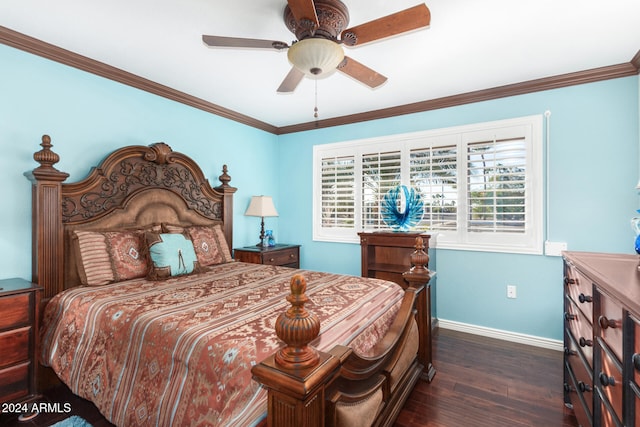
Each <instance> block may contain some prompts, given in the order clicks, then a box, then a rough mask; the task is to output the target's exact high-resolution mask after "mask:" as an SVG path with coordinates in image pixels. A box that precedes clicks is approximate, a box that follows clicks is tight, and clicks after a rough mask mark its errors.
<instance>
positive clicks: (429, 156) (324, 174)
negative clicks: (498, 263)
mask: <svg viewBox="0 0 640 427" xmlns="http://www.w3.org/2000/svg"><path fill="white" fill-rule="evenodd" d="M542 172H543V165H542V117H541V116H530V117H524V118H519V119H512V120H504V121H498V122H490V123H481V124H475V125H468V126H461V127H455V128H447V129H439V130H433V131H426V132H419V133H413V134H404V135H395V136H390V137H382V138H375V139H367V140H359V141H348V142H340V143H334V144H326V145H317V146H314V207H313V213H314V219H313V221H314V230H313V233H314V239H315V240H323V241H338V242H354V243H355V242H358V236H357V232H359V231H363V230H366V231H371V230H383V229H387V228H388V227H387V225H386V224H385V223H384V221H383V219H382V212H381V206H382V201H383V197H384V195H385V194H386V193H387V192H388V191H389V190H391V189H393V188H395V187H396V186H398V185H408V186H411V187H413V188H415V189H416V190H417V191H418V192H419V193H420V195H421V197H422V199H423V201H424V212H423V217H422V221H421V222H420V224H419V225H418V226H417V227H416V229H417V230H420V231H427V232H431V233H434V234H437V245H438V247H440V248H449V249H468V250H486V251H499V252H520V253H542V238H543V236H542V220H543V210H542V202H543V201H542V186H543V182H542V177H543V174H542Z"/></svg>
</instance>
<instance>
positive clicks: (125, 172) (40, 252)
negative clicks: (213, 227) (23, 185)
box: [25, 135, 236, 302]
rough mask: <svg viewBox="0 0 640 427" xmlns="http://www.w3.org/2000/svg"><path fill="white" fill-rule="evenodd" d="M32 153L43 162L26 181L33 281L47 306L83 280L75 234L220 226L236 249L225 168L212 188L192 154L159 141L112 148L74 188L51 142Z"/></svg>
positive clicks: (44, 142)
mask: <svg viewBox="0 0 640 427" xmlns="http://www.w3.org/2000/svg"><path fill="white" fill-rule="evenodd" d="M40 145H41V146H42V150H40V151H38V152H37V153H35V154H34V156H33V157H34V159H35V160H36V161H37V162H38V163H39V164H40V166H38V167H37V168H35V169H34V170H33V171H31V172H28V173H27V174H25V175H27V177H28V178H29V179H30V180H31V182H32V183H33V210H32V217H33V249H32V257H33V260H32V262H33V267H32V275H33V277H32V280H33V281H34V282H36V283H38V284H39V285H40V286H42V287H43V289H44V298H43V300H44V301H45V302H46V301H47V300H48V299H50V298H51V297H53V296H54V295H55V294H57V293H58V292H60V291H62V290H64V289H66V288H69V287H72V286H76V285H77V284H78V283H79V282H78V276H77V268H76V261H75V254H74V251H73V250H72V247H71V233H72V232H73V231H74V230H77V229H82V230H118V229H123V228H131V227H146V226H149V225H153V224H159V223H162V222H165V223H170V224H176V225H191V224H194V225H209V224H221V225H222V228H223V230H224V233H225V237H226V239H227V242H228V244H229V247H233V246H232V241H233V240H232V239H233V235H232V233H233V194H234V193H235V191H236V188H234V187H231V186H230V185H229V182H230V180H231V177H230V176H229V175H228V174H227V167H226V165H225V166H224V167H223V171H222V175H220V177H219V179H220V182H221V185H219V186H218V187H215V188H212V187H211V186H210V185H209V183H208V181H207V179H206V178H205V176H204V174H203V173H202V170H201V169H200V166H198V164H197V163H196V162H195V161H194V160H193V159H191V158H190V157H188V156H186V155H184V154H182V153H178V152H174V151H172V149H171V147H169V146H168V145H167V144H165V143H162V142H158V143H155V144H152V145H150V146H148V147H145V146H128V147H124V148H121V149H119V150H116V151H114V152H113V153H111V154H110V155H109V156H107V157H106V158H105V159H104V160H103V161H102V162H101V164H100V165H99V166H96V167H94V168H92V169H91V172H90V173H89V175H88V176H87V177H86V178H85V179H83V180H81V181H78V182H75V183H64V181H65V180H66V179H67V177H68V176H69V175H68V174H67V173H64V172H61V171H59V170H57V169H56V168H54V167H53V165H54V164H55V163H57V162H58V161H59V160H60V158H59V156H58V155H57V154H56V153H54V152H53V151H51V147H52V144H51V138H50V137H49V136H48V135H44V136H43V137H42V144H40Z"/></svg>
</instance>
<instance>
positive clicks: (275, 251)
mask: <svg viewBox="0 0 640 427" xmlns="http://www.w3.org/2000/svg"><path fill="white" fill-rule="evenodd" d="M233 254H234V257H235V259H236V261H241V262H251V263H253V264H268V265H281V266H283V267H291V268H300V245H285V244H280V245H275V246H271V247H268V248H263V247H260V246H245V247H244V248H237V249H234V250H233Z"/></svg>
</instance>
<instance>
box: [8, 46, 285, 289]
mask: <svg viewBox="0 0 640 427" xmlns="http://www.w3.org/2000/svg"><path fill="white" fill-rule="evenodd" d="M43 134H49V135H50V136H51V138H52V142H53V145H54V146H53V151H54V152H56V153H58V154H59V155H60V159H61V160H60V162H59V163H58V164H57V165H55V167H56V168H57V169H59V170H61V171H64V172H68V173H70V175H71V176H70V177H69V179H68V180H67V182H74V181H77V180H79V179H82V178H83V177H84V176H86V175H87V173H88V172H89V169H88V165H95V164H97V163H98V162H99V161H100V160H101V159H102V158H104V157H105V156H106V155H107V154H109V153H110V152H111V151H113V150H114V149H117V148H120V147H122V146H125V145H131V144H135V145H149V144H152V143H154V142H158V141H163V142H166V143H167V144H169V145H170V146H171V147H172V148H173V149H174V150H176V151H181V152H184V153H185V154H187V155H190V156H192V157H193V158H194V159H196V160H197V161H198V163H199V164H200V166H201V167H202V169H203V171H204V173H205V175H206V176H207V177H208V179H209V182H210V183H211V184H212V185H214V186H216V185H218V184H219V182H218V176H219V175H220V173H221V171H222V165H223V164H227V165H228V167H229V174H230V175H231V177H232V180H231V185H234V186H236V187H238V189H239V190H238V192H237V193H236V197H235V203H234V245H235V246H243V245H248V244H254V243H255V242H256V241H257V240H258V235H259V228H260V223H259V219H257V218H252V217H251V218H250V217H245V216H244V215H243V213H244V210H245V209H246V207H247V206H248V203H249V199H250V198H251V196H252V195H254V194H272V195H273V196H274V197H275V199H276V200H278V199H280V197H279V194H278V185H277V179H278V177H277V176H276V175H274V174H269V173H260V171H264V170H267V169H268V168H265V165H267V164H268V165H274V164H276V163H277V157H276V156H277V150H276V144H277V137H276V136H275V135H272V134H270V133H267V132H264V131H260V130H257V129H254V128H251V127H248V126H245V125H242V124H239V123H237V122H234V121H231V120H227V119H224V118H221V117H218V116H214V115H212V114H208V113H205V112H203V111H201V110H197V109H194V108H191V107H187V106H185V105H183V104H179V103H176V102H173V101H169V100H167V99H165V98H161V97H158V96H155V95H152V94H149V93H147V92H144V91H140V90H137V89H133V88H131V87H128V86H125V85H122V84H119V83H116V82H112V81H109V80H106V79H103V78H100V77H97V76H95V75H93V74H89V73H85V72H82V71H79V70H76V69H74V68H70V67H67V66H64V65H61V64H58V63H55V62H52V61H48V60H46V59H42V58H40V57H37V56H34V55H30V54H27V53H24V52H22V51H19V50H16V49H13V48H10V47H7V46H4V45H0V147H1V148H2V155H1V156H0V181H1V182H2V183H3V185H2V186H1V188H0V192H1V193H0V194H1V195H0V199H1V200H2V209H0V227H1V230H0V253H1V254H2V256H1V257H0V278H7V277H24V278H30V277H31V186H30V182H29V181H28V180H27V179H26V178H25V177H24V176H23V173H24V172H26V171H29V170H32V169H33V168H34V167H36V166H37V163H36V162H35V161H34V160H33V157H32V156H33V153H34V152H36V151H38V150H40V146H39V144H40V142H41V136H42V135H43ZM270 225H271V226H272V228H274V229H275V233H276V236H277V232H278V230H277V221H275V222H274V223H273V224H270Z"/></svg>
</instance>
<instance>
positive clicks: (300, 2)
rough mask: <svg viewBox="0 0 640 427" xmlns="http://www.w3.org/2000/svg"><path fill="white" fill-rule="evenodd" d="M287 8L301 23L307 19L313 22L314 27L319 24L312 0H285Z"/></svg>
mask: <svg viewBox="0 0 640 427" xmlns="http://www.w3.org/2000/svg"><path fill="white" fill-rule="evenodd" d="M287 4H288V5H289V9H291V13H293V17H294V18H296V21H298V22H299V23H301V24H304V22H305V21H309V22H310V23H311V24H313V26H314V28H318V27H319V26H320V22H318V15H317V14H316V5H315V3H314V2H313V0H287Z"/></svg>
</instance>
